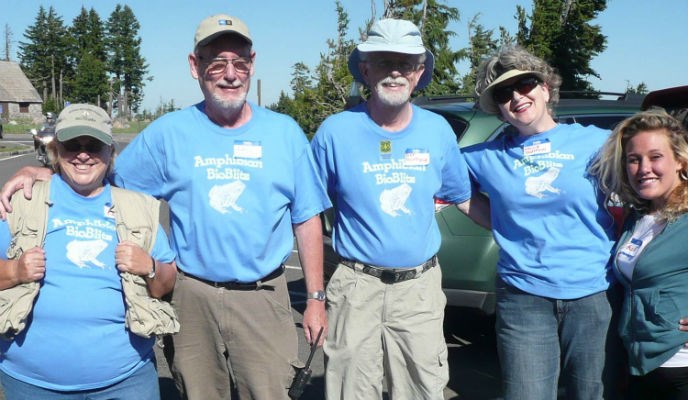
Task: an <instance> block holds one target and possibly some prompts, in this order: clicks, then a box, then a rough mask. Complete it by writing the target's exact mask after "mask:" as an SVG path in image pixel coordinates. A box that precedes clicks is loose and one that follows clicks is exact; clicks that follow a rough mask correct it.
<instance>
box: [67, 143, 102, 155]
mask: <svg viewBox="0 0 688 400" xmlns="http://www.w3.org/2000/svg"><path fill="white" fill-rule="evenodd" d="M60 144H62V147H64V149H65V150H67V151H68V152H70V153H82V152H84V151H85V152H86V153H91V154H97V153H100V152H101V151H103V148H104V147H105V146H106V144H105V143H103V142H101V141H100V140H89V141H88V142H86V143H85V144H81V143H79V140H77V139H72V140H68V141H66V142H61V143H60Z"/></svg>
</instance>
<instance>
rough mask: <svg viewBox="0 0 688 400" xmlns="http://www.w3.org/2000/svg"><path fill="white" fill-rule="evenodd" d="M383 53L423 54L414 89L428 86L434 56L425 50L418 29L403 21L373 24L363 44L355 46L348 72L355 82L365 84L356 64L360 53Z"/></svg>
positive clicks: (390, 20)
mask: <svg viewBox="0 0 688 400" xmlns="http://www.w3.org/2000/svg"><path fill="white" fill-rule="evenodd" d="M378 51H385V52H390V53H401V54H416V55H418V54H425V70H424V71H423V75H421V77H420V79H419V80H418V85H416V89H423V88H424V87H426V86H428V84H429V83H430V80H431V79H432V70H433V68H434V66H435V56H433V55H432V53H431V52H430V51H429V50H427V49H426V48H425V46H424V45H423V39H422V38H421V34H420V31H419V30H418V27H416V25H414V24H413V23H412V22H410V21H406V20H403V19H391V18H388V19H381V20H379V21H377V22H375V23H374V24H373V26H371V27H370V30H369V31H368V38H367V39H366V41H365V42H363V43H361V44H359V45H358V46H356V48H355V49H354V51H352V52H351V55H350V56H349V72H351V75H353V77H354V79H355V80H356V81H357V82H361V83H363V84H365V81H364V79H363V76H362V75H361V71H360V70H359V68H358V63H360V62H361V52H363V53H372V52H378Z"/></svg>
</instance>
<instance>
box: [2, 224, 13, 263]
mask: <svg viewBox="0 0 688 400" xmlns="http://www.w3.org/2000/svg"><path fill="white" fill-rule="evenodd" d="M11 240H12V236H11V235H10V226H9V224H8V223H7V221H3V220H0V259H2V260H7V249H8V248H9V247H10V241H11Z"/></svg>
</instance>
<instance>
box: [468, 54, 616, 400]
mask: <svg viewBox="0 0 688 400" xmlns="http://www.w3.org/2000/svg"><path fill="white" fill-rule="evenodd" d="M560 85H561V77H560V76H559V75H558V74H557V73H556V72H555V71H554V69H553V68H552V67H551V66H550V65H548V64H547V63H546V62H545V61H544V60H542V59H540V58H538V57H536V56H534V55H532V54H531V53H529V52H527V51H525V50H523V49H521V48H519V47H508V48H505V49H502V50H501V51H499V52H498V53H497V54H495V55H494V56H492V57H491V58H489V59H487V60H485V61H484V62H483V63H482V65H481V66H480V68H479V72H478V77H477V81H476V92H477V94H478V95H479V96H480V98H479V105H480V108H482V109H483V110H484V111H485V112H488V113H491V114H496V115H498V116H499V118H500V119H502V120H503V121H505V122H508V123H509V124H510V125H511V127H512V128H514V129H507V130H506V131H507V133H506V134H505V135H503V136H502V137H499V138H497V139H495V140H492V141H489V142H485V143H480V144H477V145H474V146H470V147H467V148H464V149H462V153H463V154H464V155H465V158H466V161H467V164H468V169H469V173H470V177H471V180H472V182H473V184H474V185H475V186H476V188H477V189H478V190H479V191H481V192H484V193H486V194H487V195H488V197H489V202H490V214H491V226H492V233H493V235H494V238H495V241H496V242H497V244H499V246H500V253H499V261H498V264H497V279H496V285H495V286H496V290H495V292H496V313H497V319H496V331H497V350H498V353H499V361H500V365H501V368H502V380H503V385H504V398H505V399H507V400H525V399H527V400H551V399H556V398H557V391H558V384H559V383H560V382H561V383H562V385H563V386H564V387H565V390H566V395H567V398H568V399H577V400H584V399H585V400H593V399H595V400H598V399H602V398H603V396H605V391H606V392H607V395H610V394H615V393H612V391H613V388H612V387H611V386H610V385H605V383H607V382H613V379H608V377H613V375H612V374H611V372H613V371H620V368H617V369H614V368H612V367H610V366H609V365H606V364H607V362H608V361H610V360H611V361H612V362H618V361H617V360H618V357H608V355H607V351H609V350H610V349H611V348H613V346H610V343H611V342H610V340H611V338H612V336H611V335H610V332H613V331H614V330H613V329H610V327H611V326H612V324H613V322H612V315H613V314H612V309H613V308H614V307H613V303H614V296H613V292H614V291H615V289H614V287H615V286H616V285H615V284H614V283H613V281H614V278H613V274H612V273H611V268H610V265H609V259H610V256H611V251H612V247H613V246H614V242H615V231H614V223H613V219H612V217H611V216H610V215H609V213H608V212H607V210H606V209H605V203H604V196H602V194H601V193H600V192H599V191H597V190H596V188H595V184H594V182H592V181H591V180H590V179H589V177H588V175H587V167H588V164H589V162H590V160H592V159H593V158H594V156H595V155H596V153H597V150H598V149H599V148H600V147H601V146H602V144H603V143H604V141H605V140H606V138H607V137H608V136H609V135H610V133H611V132H610V131H608V130H603V129H600V128H597V127H594V126H587V127H584V126H582V125H579V124H559V123H557V122H556V119H555V117H554V114H553V111H552V108H553V105H554V104H555V103H556V102H557V101H558V99H559V86H560ZM617 297H618V296H617ZM616 340H617V343H616V347H617V348H618V349H619V351H620V349H621V345H620V343H618V338H617V339H616ZM608 373H609V374H608ZM606 398H611V397H610V396H607V397H606Z"/></svg>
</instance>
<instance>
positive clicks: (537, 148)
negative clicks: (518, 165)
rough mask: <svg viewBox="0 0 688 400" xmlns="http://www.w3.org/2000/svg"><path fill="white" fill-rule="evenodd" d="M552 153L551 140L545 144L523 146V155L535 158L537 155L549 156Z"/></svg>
mask: <svg viewBox="0 0 688 400" xmlns="http://www.w3.org/2000/svg"><path fill="white" fill-rule="evenodd" d="M551 152H552V143H550V142H549V140H547V141H545V142H541V141H537V142H534V143H533V144H531V145H528V146H523V155H525V156H534V155H537V154H547V153H551Z"/></svg>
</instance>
